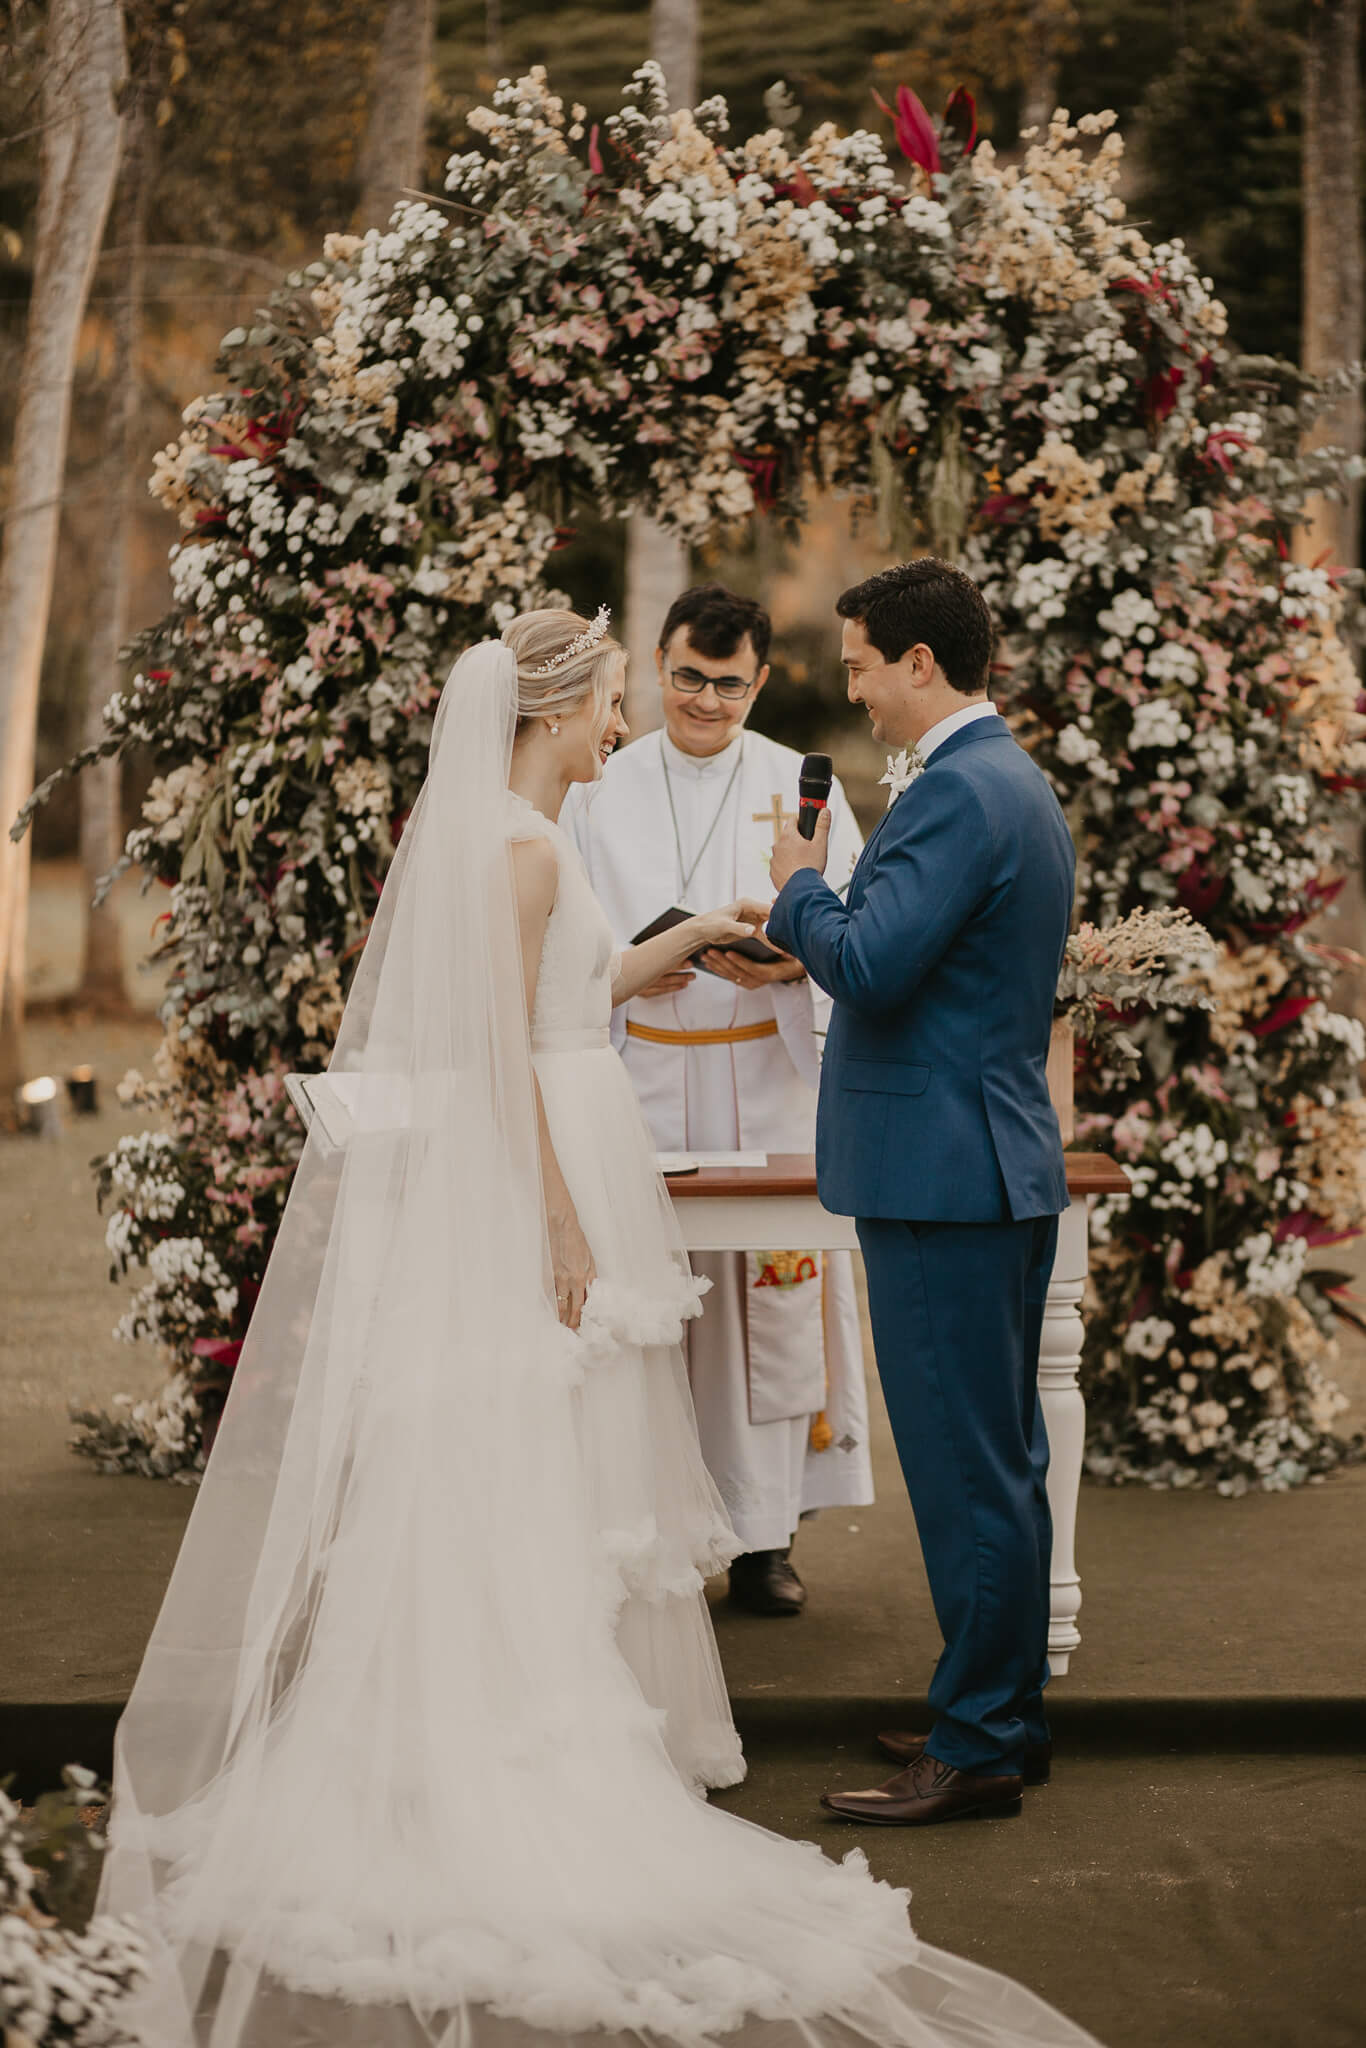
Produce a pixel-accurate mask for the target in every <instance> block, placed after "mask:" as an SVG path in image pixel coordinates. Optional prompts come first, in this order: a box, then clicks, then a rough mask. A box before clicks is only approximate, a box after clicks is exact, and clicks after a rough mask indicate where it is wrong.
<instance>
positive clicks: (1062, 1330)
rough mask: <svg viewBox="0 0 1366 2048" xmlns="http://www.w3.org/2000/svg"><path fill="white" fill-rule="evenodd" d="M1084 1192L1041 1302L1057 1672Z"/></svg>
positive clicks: (1069, 1557)
mask: <svg viewBox="0 0 1366 2048" xmlns="http://www.w3.org/2000/svg"><path fill="white" fill-rule="evenodd" d="M1088 1222H1089V1212H1088V1208H1087V1203H1086V1198H1085V1197H1084V1196H1078V1197H1077V1198H1076V1199H1075V1200H1074V1201H1073V1203H1072V1206H1071V1208H1070V1209H1066V1210H1064V1211H1063V1214H1062V1215H1061V1216H1060V1217H1059V1218H1058V1251H1057V1257H1056V1258H1055V1259H1054V1261H1053V1277H1052V1279H1051V1280H1050V1281H1049V1283H1048V1300H1047V1303H1046V1304H1045V1307H1044V1318H1043V1340H1042V1342H1041V1344H1040V1346H1039V1398H1040V1400H1041V1401H1042V1402H1043V1415H1044V1423H1045V1425H1046V1427H1047V1430H1048V1505H1049V1507H1050V1509H1051V1510H1052V1514H1053V1570H1052V1580H1051V1599H1050V1603H1049V1623H1048V1661H1049V1663H1050V1665H1051V1666H1052V1669H1053V1672H1054V1675H1055V1676H1060V1675H1061V1674H1062V1673H1064V1672H1065V1671H1066V1670H1067V1667H1068V1664H1069V1662H1070V1661H1071V1655H1072V1652H1073V1650H1075V1649H1076V1648H1077V1646H1078V1644H1079V1643H1080V1642H1081V1630H1080V1629H1079V1628H1078V1627H1077V1615H1078V1614H1079V1613H1080V1611H1081V1580H1080V1578H1079V1577H1078V1576H1077V1565H1076V1537H1077V1499H1078V1496H1079V1494H1080V1492H1081V1468H1082V1451H1083V1447H1084V1444H1085V1440H1086V1403H1085V1401H1084V1400H1083V1399H1082V1392H1081V1386H1080V1384H1079V1381H1078V1372H1079V1370H1080V1367H1081V1345H1082V1336H1083V1330H1082V1320H1081V1297H1082V1289H1083V1287H1084V1286H1085V1284H1086V1259H1087V1226H1088Z"/></svg>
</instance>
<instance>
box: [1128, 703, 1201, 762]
mask: <svg viewBox="0 0 1366 2048" xmlns="http://www.w3.org/2000/svg"><path fill="white" fill-rule="evenodd" d="M1190 730H1191V729H1190V727H1189V726H1188V725H1187V724H1186V721H1185V719H1184V718H1183V717H1182V716H1181V708H1180V706H1179V705H1178V704H1174V703H1173V702H1172V700H1171V698H1170V697H1145V698H1144V699H1143V701H1142V703H1141V704H1138V705H1136V706H1135V707H1134V722H1133V726H1132V729H1131V731H1130V733H1129V745H1130V746H1131V747H1132V748H1133V749H1134V750H1135V752H1137V750H1138V749H1139V748H1140V747H1177V746H1180V744H1181V742H1182V740H1187V739H1189V738H1190Z"/></svg>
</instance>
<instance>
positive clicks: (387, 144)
mask: <svg viewBox="0 0 1366 2048" xmlns="http://www.w3.org/2000/svg"><path fill="white" fill-rule="evenodd" d="M432 9H433V0H389V4H388V6H387V7H386V8H385V10H384V27H383V30H382V31H381V34H380V43H379V52H378V54H377V56H376V58H375V77H374V85H373V88H372V91H371V96H370V120H369V125H368V127H367V128H366V132H365V142H364V145H363V147H362V149H361V156H360V166H359V174H360V199H359V201H358V203H357V207H356V220H357V224H358V225H359V226H360V227H362V228H371V227H383V225H384V223H385V222H386V221H387V220H388V218H389V215H390V214H391V213H392V212H393V210H394V207H395V205H396V204H397V202H398V200H399V198H400V196H401V194H402V193H403V192H404V191H405V190H407V191H412V190H413V189H414V188H415V187H420V185H421V183H422V159H423V145H424V142H425V138H426V130H427V91H428V86H429V84H430V79H431V60H432Z"/></svg>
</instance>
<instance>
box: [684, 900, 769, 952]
mask: <svg viewBox="0 0 1366 2048" xmlns="http://www.w3.org/2000/svg"><path fill="white" fill-rule="evenodd" d="M771 907H772V906H771V905H769V904H767V903H756V902H754V901H753V900H752V899H751V898H750V897H746V896H742V897H741V898H740V900H739V902H738V903H727V904H726V906H725V907H724V909H722V910H706V911H703V913H702V914H701V916H700V917H694V918H692V919H690V920H689V923H690V927H691V929H690V932H689V936H690V938H691V939H692V944H691V946H690V947H689V949H688V950H689V952H691V953H697V952H700V951H701V950H702V948H703V947H704V946H725V945H730V944H732V943H733V942H734V941H735V940H736V939H753V938H762V937H763V930H764V926H765V925H766V924H767V922H768V913H769V910H770V908H771Z"/></svg>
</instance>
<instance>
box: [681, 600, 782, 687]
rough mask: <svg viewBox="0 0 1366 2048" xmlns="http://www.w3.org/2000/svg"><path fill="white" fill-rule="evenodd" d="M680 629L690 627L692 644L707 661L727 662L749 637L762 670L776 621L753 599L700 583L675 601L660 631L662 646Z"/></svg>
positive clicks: (689, 635)
mask: <svg viewBox="0 0 1366 2048" xmlns="http://www.w3.org/2000/svg"><path fill="white" fill-rule="evenodd" d="M680 626H686V627H687V629H688V639H689V641H690V642H691V644H692V645H693V646H694V647H695V648H696V649H697V652H698V653H699V654H703V655H705V656H706V658H707V660H708V661H724V660H725V659H726V658H727V656H728V655H731V654H734V653H735V651H736V649H737V648H738V647H739V645H740V642H741V641H742V640H744V639H746V638H748V640H749V642H750V645H751V646H752V647H753V649H754V653H755V658H756V660H757V661H758V664H759V667H760V668H762V667H763V665H764V663H765V662H766V661H767V660H768V646H769V642H770V640H771V639H772V638H773V621H772V620H771V619H770V618H769V615H768V613H767V612H766V611H765V610H764V608H763V606H762V605H761V604H756V603H755V601H754V599H753V598H752V597H741V596H740V595H739V593H738V591H734V590H727V588H726V586H725V584H724V583H697V584H694V586H693V588H692V589H691V590H685V591H684V592H683V594H682V596H681V597H676V598H675V599H674V601H673V603H672V604H671V605H670V606H669V609H668V611H667V613H666V614H665V617H664V624H663V625H662V626H661V627H660V629H659V644H660V646H661V647H667V646H668V644H669V642H670V640H672V638H673V636H674V634H675V633H676V632H677V631H678V629H679V627H680Z"/></svg>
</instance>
